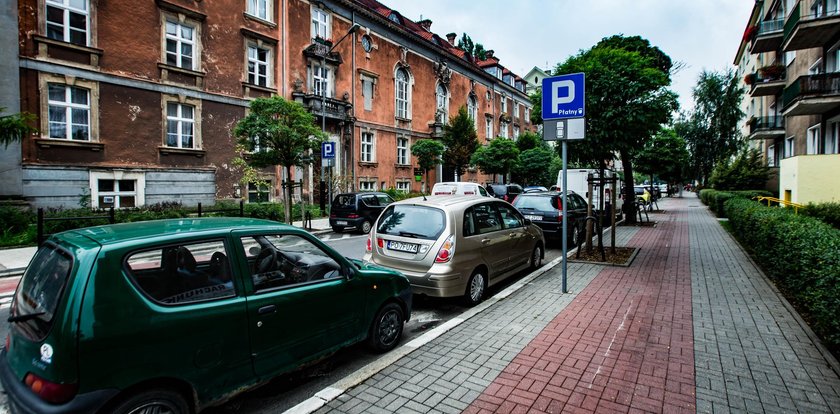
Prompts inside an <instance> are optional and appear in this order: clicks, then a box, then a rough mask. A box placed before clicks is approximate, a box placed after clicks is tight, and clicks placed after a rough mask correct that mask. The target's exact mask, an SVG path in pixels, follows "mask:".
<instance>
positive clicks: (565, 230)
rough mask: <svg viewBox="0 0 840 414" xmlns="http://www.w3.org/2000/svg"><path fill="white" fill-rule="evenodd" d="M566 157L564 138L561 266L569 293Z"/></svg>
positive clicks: (565, 291)
mask: <svg viewBox="0 0 840 414" xmlns="http://www.w3.org/2000/svg"><path fill="white" fill-rule="evenodd" d="M566 159H567V157H566V140H565V139H564V140H563V180H562V183H561V187H562V190H563V263H562V266H561V268H562V269H563V282H562V283H563V288H562V291H563V293H569V291H568V289H566V254H567V252H568V251H569V245H568V243H569V241H568V240H567V239H568V235H569V231H568V230H569V228H568V227H569V209H568V208H566V206H567V204H566V194H568V190H567V188H568V187H567V186H566V172H567V169H566ZM578 244H580V243H578ZM578 249H580V246H578Z"/></svg>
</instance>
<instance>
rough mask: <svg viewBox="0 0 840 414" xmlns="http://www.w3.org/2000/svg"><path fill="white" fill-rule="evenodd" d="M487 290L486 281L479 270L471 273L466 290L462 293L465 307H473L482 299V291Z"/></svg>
mask: <svg viewBox="0 0 840 414" xmlns="http://www.w3.org/2000/svg"><path fill="white" fill-rule="evenodd" d="M486 289H487V279H486V278H485V277H484V275H483V274H482V272H481V271H480V270H476V271H475V272H473V274H472V276H470V280H468V281H467V290H466V292H464V302H465V303H466V305H467V306H470V307H472V306H475V305H478V304H479V303H481V300H482V299H484V291H485V290H486Z"/></svg>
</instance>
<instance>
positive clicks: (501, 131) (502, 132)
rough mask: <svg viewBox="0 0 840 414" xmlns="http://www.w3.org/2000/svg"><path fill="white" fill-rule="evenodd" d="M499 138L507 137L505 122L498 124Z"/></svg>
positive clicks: (506, 124)
mask: <svg viewBox="0 0 840 414" xmlns="http://www.w3.org/2000/svg"><path fill="white" fill-rule="evenodd" d="M499 136H500V137H502V138H507V137H508V123H507V122H500V123H499Z"/></svg>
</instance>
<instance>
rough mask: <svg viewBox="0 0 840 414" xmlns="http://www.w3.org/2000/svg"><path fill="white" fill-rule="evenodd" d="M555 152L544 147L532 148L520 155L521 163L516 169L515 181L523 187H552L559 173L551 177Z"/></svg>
mask: <svg viewBox="0 0 840 414" xmlns="http://www.w3.org/2000/svg"><path fill="white" fill-rule="evenodd" d="M554 158H559V157H555V156H554V152H553V151H551V150H550V149H548V148H544V147H542V146H540V147H535V148H531V149H528V150H525V151H523V152H522V153H520V154H519V162H518V163H517V165H516V167H515V168H514V176H515V177H516V178H515V179H514V181H516V182H519V183H521V184H522V185H542V186H545V187H551V186H552V185H553V184H554V182H555V181H556V177H557V173H555V174H554V175H551V162H552V161H553V159H554Z"/></svg>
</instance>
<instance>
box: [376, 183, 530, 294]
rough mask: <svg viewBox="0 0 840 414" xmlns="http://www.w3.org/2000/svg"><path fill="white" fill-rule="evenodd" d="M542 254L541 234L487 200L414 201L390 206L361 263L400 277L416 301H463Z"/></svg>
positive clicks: (495, 201)
mask: <svg viewBox="0 0 840 414" xmlns="http://www.w3.org/2000/svg"><path fill="white" fill-rule="evenodd" d="M544 255H545V239H544V237H543V234H542V230H540V228H539V227H537V226H536V225H534V224H531V222H530V221H529V220H526V219H525V218H524V217H523V216H522V214H520V213H519V211H517V210H516V209H515V208H514V207H513V206H511V205H510V204H509V203H507V202H505V201H503V200H499V199H493V198H485V197H469V196H451V197H429V198H423V197H417V198H411V199H408V200H403V201H398V202H396V203H393V204H391V205H389V206H388V208H386V209H385V211H383V212H382V215H380V216H379V219H378V220H377V222H376V225H375V226H374V229H373V230H372V231H371V233H370V236H369V238H368V241H367V247H366V252H365V256H364V259H363V260H364V261H365V262H370V263H374V264H377V265H380V266H383V267H387V268H391V269H395V270H399V271H400V272H402V273H403V274H405V275H406V276H407V277H408V279H409V281H410V282H411V287H412V290H413V292H414V293H415V294H421V295H428V296H436V297H454V296H463V297H464V299H465V301H466V302H467V304H468V305H471V306H472V305H475V304H477V303H479V302H481V300H482V297H483V296H484V291H485V289H486V288H487V287H488V286H492V285H494V284H496V283H498V282H500V281H502V280H504V279H506V278H507V277H509V276H511V275H513V274H516V273H517V272H519V271H521V270H523V269H526V268H528V267H531V268H537V267H539V266H540V265H541V264H542V259H543V257H544Z"/></svg>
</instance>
